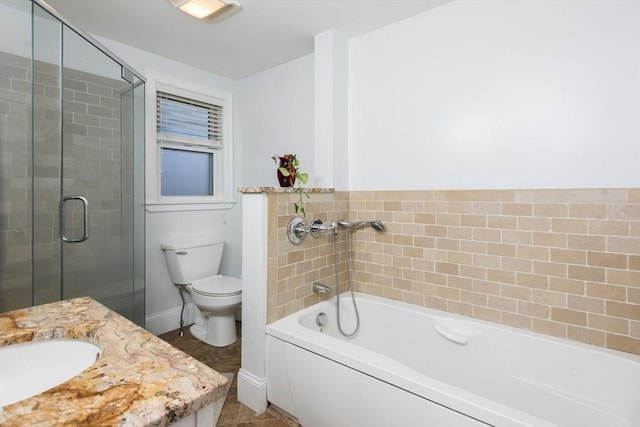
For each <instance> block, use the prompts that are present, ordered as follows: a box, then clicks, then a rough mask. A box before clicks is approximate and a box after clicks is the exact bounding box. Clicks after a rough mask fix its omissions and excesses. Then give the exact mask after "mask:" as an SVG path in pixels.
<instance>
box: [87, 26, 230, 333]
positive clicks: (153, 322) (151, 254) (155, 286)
mask: <svg viewBox="0 0 640 427" xmlns="http://www.w3.org/2000/svg"><path fill="white" fill-rule="evenodd" d="M99 41H100V42H101V43H103V44H104V45H105V46H106V47H107V48H109V49H110V50H112V51H113V52H114V53H115V54H116V55H118V56H119V57H120V58H122V59H123V60H124V61H126V62H127V63H128V64H129V65H130V66H132V67H133V68H135V69H136V70H137V71H138V72H140V73H142V74H143V75H144V74H145V73H146V72H148V71H154V72H156V73H157V72H161V74H162V75H164V76H174V77H175V78H176V79H177V80H179V81H189V82H190V83H193V84H194V85H196V86H207V87H210V88H215V89H217V90H219V91H225V92H229V93H231V94H232V95H233V96H234V97H235V96H236V82H234V81H233V80H229V79H227V78H224V77H221V76H218V75H215V74H212V73H209V72H206V71H203V70H200V69H197V68H193V67H190V66H188V65H185V64H182V63H179V62H176V61H173V60H170V59H167V58H163V57H161V56H158V55H155V54H152V53H149V52H146V51H142V50H139V49H136V48H133V47H131V46H127V45H124V44H121V43H118V42H115V41H112V40H108V39H104V38H99ZM147 114H149V112H147ZM234 117H237V114H234ZM234 128H235V129H237V123H236V124H235V126H234ZM234 133H235V131H234ZM234 140H235V141H237V137H236V138H234ZM149 144H155V142H154V141H151V142H149V141H148V142H147V145H149ZM235 166H236V169H235V177H237V176H239V174H240V171H239V170H238V169H239V167H241V164H240V163H239V162H237V161H236V164H235ZM147 181H149V179H147ZM234 181H235V182H234V185H233V187H232V188H233V189H234V190H235V189H236V187H237V181H238V179H237V178H235V179H234ZM149 184H150V183H149V182H147V185H149ZM233 197H234V199H235V201H236V202H237V203H236V205H235V206H234V207H233V208H232V209H226V210H201V211H181V212H147V214H146V318H147V325H146V326H147V329H149V330H150V331H151V332H154V333H156V334H158V333H163V332H167V331H170V330H173V329H176V328H178V319H179V314H180V307H181V300H180V296H179V294H178V290H177V288H176V287H175V286H174V285H173V284H172V283H171V279H170V277H169V272H168V270H167V267H166V264H165V260H164V254H163V252H162V249H161V248H160V244H161V243H163V242H167V241H175V240H181V239H184V238H190V237H198V236H212V235H215V236H220V237H222V238H223V239H224V240H225V249H224V255H223V259H222V265H221V267H220V269H221V273H222V274H225V275H229V276H235V277H240V276H241V273H242V208H241V204H240V202H241V197H240V194H239V193H235V191H234V194H233ZM187 301H188V302H189V301H190V299H189V297H188V296H187ZM187 314H188V316H187V318H186V320H187V321H190V320H191V319H192V318H191V312H190V311H189V312H188V313H187Z"/></svg>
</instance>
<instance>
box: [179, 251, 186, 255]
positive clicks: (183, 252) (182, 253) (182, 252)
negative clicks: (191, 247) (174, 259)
mask: <svg viewBox="0 0 640 427" xmlns="http://www.w3.org/2000/svg"><path fill="white" fill-rule="evenodd" d="M188 253H189V252H187V251H177V252H176V255H187V254H188Z"/></svg>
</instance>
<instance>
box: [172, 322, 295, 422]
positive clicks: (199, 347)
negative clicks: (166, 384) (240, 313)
mask: <svg viewBox="0 0 640 427" xmlns="http://www.w3.org/2000/svg"><path fill="white" fill-rule="evenodd" d="M236 327H237V328H238V335H240V323H239V322H238V323H237V324H236ZM160 338H162V339H163V340H165V341H167V342H168V343H170V344H171V345H173V346H175V347H177V348H179V349H180V350H182V351H184V352H185V353H187V354H189V355H191V356H192V357H193V358H195V359H197V360H199V361H200V362H202V363H204V364H205V365H207V366H209V367H211V368H213V369H215V370H216V371H218V372H220V373H222V372H233V375H234V377H233V383H232V384H231V389H230V390H229V395H228V396H227V400H226V401H225V403H224V406H223V408H222V414H220V419H219V420H218V424H217V427H298V423H296V422H294V421H292V420H291V419H289V418H288V417H286V416H285V415H283V414H281V413H280V412H278V411H277V410H275V409H273V408H272V407H269V408H267V410H266V411H265V412H264V413H262V414H260V415H256V413H255V412H253V411H252V410H251V409H249V408H247V407H246V406H244V405H243V404H241V403H240V402H238V399H237V395H238V391H237V390H238V389H237V378H238V370H239V369H240V341H241V340H240V339H238V341H236V342H235V343H233V344H231V345H230V346H227V347H212V346H210V345H207V344H205V343H203V342H202V341H200V340H198V339H196V338H194V337H193V336H192V335H191V333H190V332H189V328H185V330H184V336H180V333H179V330H175V331H171V332H167V333H166V334H162V335H160Z"/></svg>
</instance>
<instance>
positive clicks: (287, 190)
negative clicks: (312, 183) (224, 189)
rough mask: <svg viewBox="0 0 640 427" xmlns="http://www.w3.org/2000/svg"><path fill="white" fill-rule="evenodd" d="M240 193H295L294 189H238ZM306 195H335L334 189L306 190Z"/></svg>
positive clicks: (311, 188)
mask: <svg viewBox="0 0 640 427" xmlns="http://www.w3.org/2000/svg"><path fill="white" fill-rule="evenodd" d="M238 192H239V193H243V194H256V193H295V192H296V189H295V188H293V187H238ZM304 192H305V193H334V192H335V189H334V188H314V187H310V188H304Z"/></svg>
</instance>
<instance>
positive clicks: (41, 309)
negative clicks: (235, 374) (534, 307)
mask: <svg viewBox="0 0 640 427" xmlns="http://www.w3.org/2000/svg"><path fill="white" fill-rule="evenodd" d="M51 338H70V339H79V340H83V341H88V342H91V343H94V344H97V345H99V346H100V347H101V348H102V354H101V356H100V358H99V359H98V360H97V361H96V363H94V364H93V365H92V366H90V367H89V368H87V369H86V370H85V371H83V372H82V373H80V374H79V375H77V376H76V377H74V378H72V379H71V380H69V381H67V382H65V383H63V384H60V385H58V386H57V387H54V388H52V389H50V390H48V391H45V392H44V393H42V394H39V395H36V396H33V397H30V398H28V399H25V400H22V401H20V402H16V403H13V404H11V405H7V406H5V407H3V408H2V413H1V414H0V425H2V426H4V427H12V426H27V425H29V426H32V425H38V426H69V425H100V426H136V427H138V426H147V425H153V426H164V425H168V424H170V423H172V422H175V421H177V420H178V419H181V418H184V417H187V416H189V415H191V414H193V413H195V412H196V411H198V410H200V409H202V408H204V407H205V406H207V405H208V404H210V403H212V402H213V401H215V400H216V399H218V398H219V397H221V396H222V394H223V393H224V386H225V385H226V382H227V379H226V378H225V377H224V376H222V375H221V374H219V373H217V372H216V371H214V370H212V369H211V368H209V367H208V366H206V365H204V364H202V363H200V362H199V361H197V360H195V359H193V358H192V357H191V356H189V355H187V354H185V353H183V352H182V351H180V350H178V349H177V348H175V347H173V346H171V345H170V344H168V343H166V342H165V341H163V340H161V339H160V338H158V337H156V336H155V335H153V334H151V333H149V332H147V331H146V330H144V329H142V328H140V327H139V326H137V325H135V324H134V323H132V322H130V321H129V320H127V319H125V318H124V317H122V316H120V315H119V314H117V313H115V312H113V311H111V310H109V309H108V308H106V307H105V306H103V305H101V304H100V303H98V302H96V301H95V300H93V299H91V298H88V297H85V298H76V299H71V300H67V301H59V302H54V303H50V304H44V305H39V306H35V307H29V308H26V309H22V310H15V311H11V312H7V313H2V314H0V346H5V345H10V344H17V343H22V342H27V341H36V340H46V339H51Z"/></svg>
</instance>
